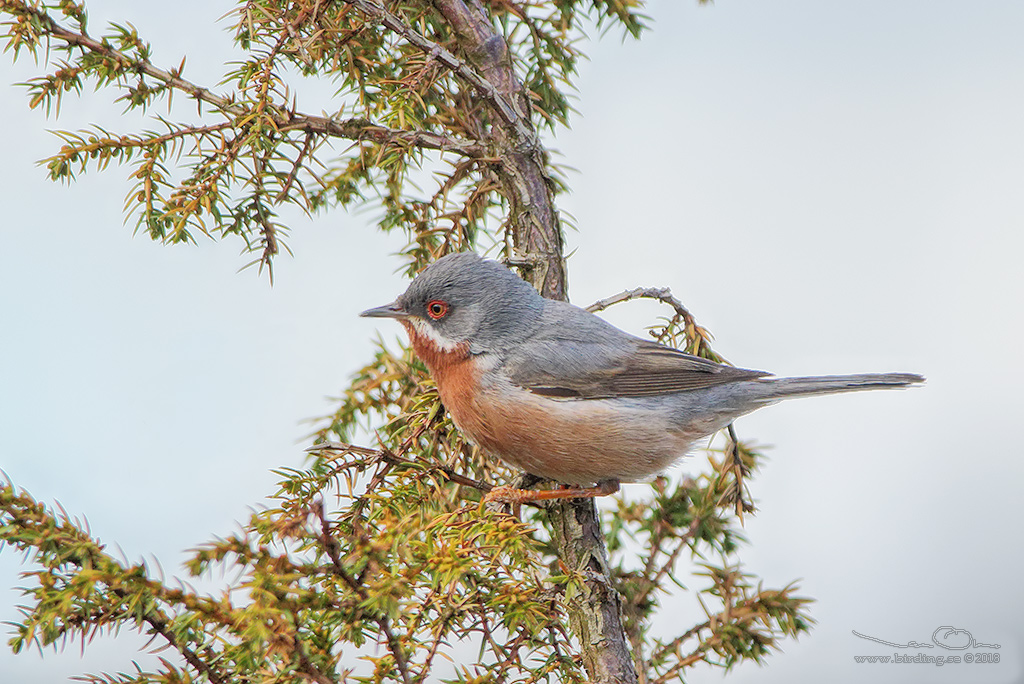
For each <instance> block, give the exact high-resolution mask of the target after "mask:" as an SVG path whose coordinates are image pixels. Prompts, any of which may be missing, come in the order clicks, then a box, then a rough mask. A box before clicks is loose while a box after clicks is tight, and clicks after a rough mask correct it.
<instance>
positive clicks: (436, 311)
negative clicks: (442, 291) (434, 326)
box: [427, 299, 448, 321]
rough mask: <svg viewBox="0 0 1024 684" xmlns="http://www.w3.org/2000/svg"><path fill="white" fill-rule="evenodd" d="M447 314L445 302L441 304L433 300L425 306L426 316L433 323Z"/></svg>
mask: <svg viewBox="0 0 1024 684" xmlns="http://www.w3.org/2000/svg"><path fill="white" fill-rule="evenodd" d="M447 313H448V303H447V302H442V301H441V300H440V299H435V300H433V301H432V302H430V303H429V304H427V315H428V316H430V317H431V318H433V319H434V320H435V321H436V320H439V319H441V318H444V317H445V315H446V314H447Z"/></svg>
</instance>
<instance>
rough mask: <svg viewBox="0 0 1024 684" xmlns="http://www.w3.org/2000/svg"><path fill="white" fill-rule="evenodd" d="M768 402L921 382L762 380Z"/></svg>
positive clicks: (907, 378) (891, 377)
mask: <svg viewBox="0 0 1024 684" xmlns="http://www.w3.org/2000/svg"><path fill="white" fill-rule="evenodd" d="M757 382H759V383H764V385H765V390H766V395H767V396H765V399H767V400H768V401H775V400H776V399H788V398H789V397H809V396H813V395H815V394H838V393H840V392H863V391H865V390H875V389H902V388H904V387H910V386H912V385H917V384H920V383H922V382H924V377H923V376H920V375H915V374H914V373H864V374H860V375H821V376H812V377H806V378H763V379H760V380H757Z"/></svg>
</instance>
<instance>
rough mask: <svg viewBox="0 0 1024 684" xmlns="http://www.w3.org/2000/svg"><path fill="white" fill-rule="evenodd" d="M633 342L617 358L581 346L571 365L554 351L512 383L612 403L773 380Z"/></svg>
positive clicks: (521, 369) (516, 373)
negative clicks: (737, 383)
mask: <svg viewBox="0 0 1024 684" xmlns="http://www.w3.org/2000/svg"><path fill="white" fill-rule="evenodd" d="M631 341H632V342H633V344H628V345H621V346H619V345H616V346H617V350H616V353H611V354H610V353H609V351H608V347H607V346H604V345H600V346H599V345H587V344H580V343H576V344H574V345H573V346H572V356H571V358H570V359H565V358H562V359H558V357H559V356H562V355H560V354H557V353H554V352H553V350H552V353H550V354H548V355H546V356H541V357H540V358H544V359H548V362H547V363H533V364H520V365H518V366H517V367H516V368H514V369H513V372H512V373H511V376H512V380H513V382H515V383H516V384H518V385H520V386H521V387H524V388H526V389H528V390H530V391H531V392H533V393H534V394H539V395H541V396H547V397H559V398H577V399H607V398H612V397H649V396H657V395H662V394H674V393H677V392H687V391H692V390H696V389H702V388H705V387H713V386H715V385H721V384H724V383H728V382H734V381H736V380H751V379H754V378H761V377H764V376H767V375H770V373H765V372H763V371H755V370H746V369H743V368H734V367H733V366H725V365H722V364H719V363H715V362H713V361H709V360H707V359H702V358H700V357H697V356H692V355H690V354H686V353H684V352H681V351H679V350H678V349H673V348H671V347H666V346H664V345H660V344H656V343H654V342H650V341H647V340H641V339H638V338H631ZM588 347H589V349H588ZM588 352H592V353H591V354H589V355H588ZM534 358H538V357H534ZM559 360H560V361H561V363H559V362H558V361H559Z"/></svg>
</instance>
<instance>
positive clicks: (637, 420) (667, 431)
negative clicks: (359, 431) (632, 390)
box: [439, 382, 692, 485]
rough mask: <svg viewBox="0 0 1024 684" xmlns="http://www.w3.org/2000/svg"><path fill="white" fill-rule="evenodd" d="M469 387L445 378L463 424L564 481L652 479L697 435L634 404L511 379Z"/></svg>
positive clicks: (500, 450) (513, 460) (527, 465)
mask: <svg viewBox="0 0 1024 684" xmlns="http://www.w3.org/2000/svg"><path fill="white" fill-rule="evenodd" d="M471 386H472V383H466V384H462V383H451V384H449V383H441V384H439V389H440V391H441V400H442V401H443V402H444V404H445V407H446V408H447V409H448V411H449V413H450V414H451V416H452V418H453V420H454V421H455V424H456V425H457V426H458V427H459V429H460V430H462V431H463V433H464V434H466V435H467V436H468V437H469V438H470V439H471V440H472V441H473V442H474V443H476V444H478V445H479V446H480V447H481V448H483V449H484V450H486V451H488V452H490V453H491V454H493V455H495V456H497V457H499V458H501V459H502V460H503V461H505V462H506V463H508V464H509V465H511V466H514V467H516V468H519V469H521V470H524V471H526V472H528V473H531V474H533V475H539V476H541V477H545V478H550V479H553V480H556V481H558V482H563V483H566V484H576V485H590V484H594V483H596V482H600V481H603V480H609V479H616V480H619V481H623V482H633V481H638V480H645V479H648V478H650V477H652V476H654V475H656V474H658V473H659V472H661V471H663V470H665V469H666V468H667V467H669V466H670V465H672V463H673V462H675V461H676V460H677V459H678V458H679V457H681V456H683V455H684V454H685V453H686V450H687V448H688V447H689V444H690V442H691V441H692V439H689V438H686V437H685V436H683V435H681V434H679V433H678V432H677V431H674V430H672V429H671V426H670V425H669V423H668V421H667V420H666V419H665V418H664V417H662V416H661V415H659V412H658V411H651V410H650V408H649V407H647V408H646V409H641V408H639V407H634V406H631V405H630V403H629V402H624V401H618V400H603V399H593V400H571V399H570V400H564V399H551V398H548V397H542V396H538V395H535V394H533V393H531V392H528V391H526V390H524V389H522V388H520V387H517V386H515V385H511V384H510V383H507V382H498V383H494V384H487V383H484V384H483V386H480V385H477V387H479V389H478V390H477V391H470V390H469V387H471ZM464 388H465V389H464Z"/></svg>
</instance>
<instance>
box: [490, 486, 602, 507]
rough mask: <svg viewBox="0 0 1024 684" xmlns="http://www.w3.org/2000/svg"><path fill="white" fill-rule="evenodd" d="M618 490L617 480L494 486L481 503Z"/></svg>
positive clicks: (583, 496)
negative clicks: (533, 486) (576, 484)
mask: <svg viewBox="0 0 1024 684" xmlns="http://www.w3.org/2000/svg"><path fill="white" fill-rule="evenodd" d="M617 491H619V481H618V480H603V481H601V482H598V483H597V486H596V487H566V486H563V487H561V488H558V489H521V488H519V487H495V488H494V489H492V490H491V491H489V492H487V494H486V495H484V499H483V503H484V504H489V503H496V504H505V505H508V506H519V505H522V504H524V503H536V502H538V501H552V500H557V499H593V498H594V497H597V496H608V495H609V494H614V493H615V492H617Z"/></svg>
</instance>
